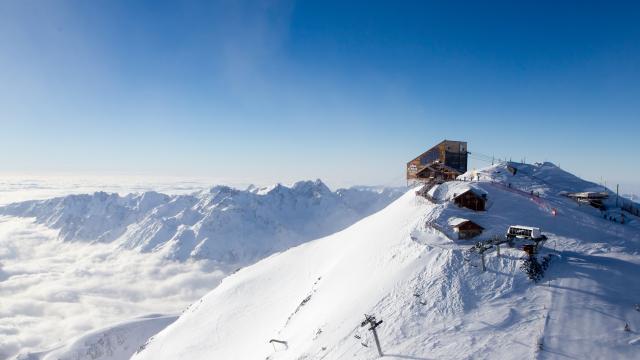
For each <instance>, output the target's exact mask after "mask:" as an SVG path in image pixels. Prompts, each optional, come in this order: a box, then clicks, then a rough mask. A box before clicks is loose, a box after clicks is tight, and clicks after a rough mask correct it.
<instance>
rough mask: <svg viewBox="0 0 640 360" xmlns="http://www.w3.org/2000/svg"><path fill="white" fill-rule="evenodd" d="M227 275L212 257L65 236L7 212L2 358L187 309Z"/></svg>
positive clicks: (1, 280)
mask: <svg viewBox="0 0 640 360" xmlns="http://www.w3.org/2000/svg"><path fill="white" fill-rule="evenodd" d="M223 270H225V271H227V269H223ZM222 276H223V272H222V271H221V270H220V269H217V268H216V267H215V266H214V265H212V264H208V263H203V262H199V263H194V262H186V263H176V262H171V261H167V260H165V259H162V258H160V257H159V256H155V255H152V254H137V253H133V252H128V251H122V250H118V251H113V249H112V247H110V246H109V245H104V244H92V245H89V244H82V243H63V242H61V241H59V240H58V239H57V233H56V231H54V230H51V229H48V228H46V227H43V226H40V225H37V224H34V223H33V222H32V221H30V220H29V219H19V218H12V217H0V358H6V357H9V356H12V355H14V354H15V353H17V352H18V351H33V350H42V349H47V348H50V347H51V346H55V345H56V344H57V343H59V342H64V341H68V340H69V339H70V338H72V337H74V336H77V335H80V334H81V333H83V332H86V331H88V330H92V329H96V328H100V327H104V326H105V325H108V324H110V323H114V322H118V321H121V320H124V319H129V318H132V317H135V316H139V315H143V314H149V313H176V312H180V311H181V310H182V309H184V308H185V307H186V306H187V305H188V304H189V303H190V302H192V301H194V300H196V299H198V298H200V297H201V296H202V295H203V294H204V293H206V292H207V291H209V290H211V289H212V288H213V287H215V286H216V285H217V284H218V283H219V281H220V279H221V278H222Z"/></svg>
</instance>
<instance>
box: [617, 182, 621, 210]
mask: <svg viewBox="0 0 640 360" xmlns="http://www.w3.org/2000/svg"><path fill="white" fill-rule="evenodd" d="M619 191H620V184H616V207H618V193H619Z"/></svg>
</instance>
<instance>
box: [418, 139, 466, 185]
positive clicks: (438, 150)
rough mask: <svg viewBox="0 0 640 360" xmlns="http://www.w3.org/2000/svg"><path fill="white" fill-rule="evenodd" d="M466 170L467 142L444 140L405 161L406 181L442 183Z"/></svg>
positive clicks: (453, 178)
mask: <svg viewBox="0 0 640 360" xmlns="http://www.w3.org/2000/svg"><path fill="white" fill-rule="evenodd" d="M466 171H467V143H466V142H464V141H452V140H444V141H442V142H440V143H439V144H438V145H436V146H434V147H432V148H431V149H429V150H427V151H425V152H424V153H422V154H420V156H418V157H416V158H415V159H413V160H411V161H409V162H408V163H407V182H411V183H416V182H423V183H429V182H432V183H443V182H445V181H449V180H455V179H456V178H457V177H458V176H459V175H461V174H463V173H465V172H466Z"/></svg>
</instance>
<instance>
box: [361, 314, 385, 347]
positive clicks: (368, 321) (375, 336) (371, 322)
mask: <svg viewBox="0 0 640 360" xmlns="http://www.w3.org/2000/svg"><path fill="white" fill-rule="evenodd" d="M364 318H365V319H364V321H363V322H362V323H360V327H365V326H366V325H367V324H368V325H370V328H369V330H370V331H371V332H372V333H373V340H375V342H376V347H377V348H378V355H380V357H383V356H384V354H382V348H381V347H380V339H378V332H377V331H376V328H377V327H378V326H380V324H382V320H380V321H376V317H375V316H373V315H367V314H364Z"/></svg>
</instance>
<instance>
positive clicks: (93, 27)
mask: <svg viewBox="0 0 640 360" xmlns="http://www.w3.org/2000/svg"><path fill="white" fill-rule="evenodd" d="M638 24H640V6H638V5H635V4H633V3H632V2H626V3H624V2H619V3H616V2H588V1H567V2H562V1H559V2H558V1H549V2H546V1H535V2H534V1H527V2H513V1H503V2H491V1H482V2H479V1H469V2H464V1H439V2H428V1H415V2H402V1H396V2H375V1H353V2H348V3H347V2H344V1H335V2H334V1H302V2H286V1H285V2H278V1H231V0H229V1H201V2H198V1H184V2H177V1H176V2H173V1H171V2H169V1H168V2H162V1H133V2H132V1H29V0H27V1H18V0H6V1H2V2H0V83H2V84H3V86H2V87H0V123H1V125H2V128H1V131H0V153H2V156H0V172H11V173H21V172H22V173H32V174H48V173H97V174H109V175H112V174H136V175H138V174H146V175H181V176H185V177H189V176H198V177H212V178H214V177H224V178H227V179H237V180H238V181H244V182H251V181H255V182H273V181H284V182H287V181H291V180H295V179H303V178H322V179H325V180H326V181H328V182H329V183H330V184H335V185H342V184H391V183H401V179H402V177H403V174H404V173H403V171H404V170H403V169H404V163H405V162H406V161H408V160H410V159H411V158H412V157H414V156H415V155H417V154H418V153H420V152H421V151H422V150H423V149H426V148H428V147H430V146H431V145H432V144H434V143H436V142H438V141H440V140H441V139H444V138H447V139H459V140H466V141H468V142H469V149H470V151H472V152H473V151H475V152H478V153H482V154H487V155H495V156H496V157H507V158H509V157H510V158H511V159H513V160H520V159H523V158H525V157H526V160H527V161H528V162H533V161H545V160H546V161H553V162H555V163H558V164H560V165H561V166H562V167H563V168H566V169H568V170H570V171H573V172H575V173H576V174H578V175H580V176H582V177H585V178H588V179H591V180H598V181H599V180H600V178H601V177H603V178H604V179H606V180H607V183H608V184H613V183H616V182H620V183H621V184H623V185H624V187H625V188H627V189H630V190H633V191H635V192H640V180H638V179H640V161H639V160H638V153H639V150H638V144H637V142H638V140H640V101H639V99H640V66H639V65H638V64H639V63H640V25H638ZM472 165H473V166H483V165H486V164H485V163H482V162H476V163H474V164H472Z"/></svg>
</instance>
